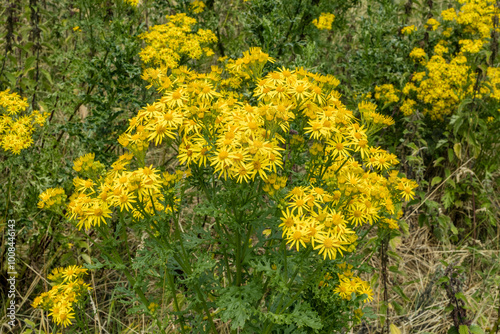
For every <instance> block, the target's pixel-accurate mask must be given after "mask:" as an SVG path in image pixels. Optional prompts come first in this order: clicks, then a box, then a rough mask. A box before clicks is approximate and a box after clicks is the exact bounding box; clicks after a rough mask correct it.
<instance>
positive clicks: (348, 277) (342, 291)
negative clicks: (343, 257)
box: [319, 262, 373, 311]
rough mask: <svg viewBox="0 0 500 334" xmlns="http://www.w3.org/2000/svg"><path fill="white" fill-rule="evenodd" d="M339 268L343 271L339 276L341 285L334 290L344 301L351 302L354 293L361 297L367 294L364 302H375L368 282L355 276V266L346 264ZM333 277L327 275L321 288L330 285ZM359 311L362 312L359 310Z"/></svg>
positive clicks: (338, 265) (320, 283) (340, 265)
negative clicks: (353, 270)
mask: <svg viewBox="0 0 500 334" xmlns="http://www.w3.org/2000/svg"><path fill="white" fill-rule="evenodd" d="M337 267H338V268H339V269H340V270H342V271H343V273H342V274H337V275H338V278H339V283H338V284H337V286H336V287H335V288H334V289H333V292H335V293H336V294H338V295H339V296H340V297H341V298H342V299H345V300H351V299H352V298H351V297H352V293H354V294H356V296H361V295H363V294H366V298H365V299H364V302H365V303H367V302H370V301H372V300H373V291H372V289H371V287H370V285H369V284H368V282H366V281H363V280H362V279H361V278H359V277H357V276H354V274H353V272H352V269H353V266H352V265H351V264H347V263H345V262H343V263H339V264H337ZM332 279H333V277H332V275H330V273H327V274H326V275H325V277H324V280H322V281H321V282H319V286H320V287H327V286H329V285H330V284H329V283H328V282H329V281H330V280H332ZM359 311H361V310H360V309H359Z"/></svg>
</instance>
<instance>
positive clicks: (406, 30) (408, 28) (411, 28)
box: [401, 25, 417, 35]
mask: <svg viewBox="0 0 500 334" xmlns="http://www.w3.org/2000/svg"><path fill="white" fill-rule="evenodd" d="M414 31H417V27H415V26H414V25H411V26H406V27H404V28H402V29H401V33H402V34H403V35H411V33H412V32H414Z"/></svg>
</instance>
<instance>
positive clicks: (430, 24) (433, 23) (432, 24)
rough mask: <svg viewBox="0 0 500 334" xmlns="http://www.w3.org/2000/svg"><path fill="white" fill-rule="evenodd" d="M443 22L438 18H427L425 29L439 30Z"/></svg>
mask: <svg viewBox="0 0 500 334" xmlns="http://www.w3.org/2000/svg"><path fill="white" fill-rule="evenodd" d="M440 25H441V23H439V21H438V20H436V19H435V18H433V17H431V18H430V19H428V20H427V23H426V24H425V25H424V28H425V29H432V30H437V28H439V26H440Z"/></svg>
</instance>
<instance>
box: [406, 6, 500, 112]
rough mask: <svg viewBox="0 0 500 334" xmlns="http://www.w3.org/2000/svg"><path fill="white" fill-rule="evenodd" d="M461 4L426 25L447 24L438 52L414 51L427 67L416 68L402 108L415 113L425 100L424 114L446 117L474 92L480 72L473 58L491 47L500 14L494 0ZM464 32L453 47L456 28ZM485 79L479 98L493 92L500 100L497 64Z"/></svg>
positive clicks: (418, 59)
mask: <svg viewBox="0 0 500 334" xmlns="http://www.w3.org/2000/svg"><path fill="white" fill-rule="evenodd" d="M459 3H460V8H459V9H458V10H457V9H455V8H449V9H446V10H444V11H442V12H441V16H440V19H441V20H442V22H440V21H438V20H437V19H434V18H431V19H429V20H428V21H427V24H426V28H428V29H430V30H433V31H435V30H437V29H438V27H439V26H441V25H443V27H444V28H445V29H443V31H442V32H440V33H439V32H436V33H437V34H440V36H441V37H442V39H441V40H439V42H438V43H437V44H436V46H435V47H434V50H433V51H434V54H429V55H427V54H426V53H425V51H424V50H423V49H421V48H415V49H413V50H412V52H411V53H410V57H412V58H413V59H414V60H415V61H418V62H420V64H422V65H423V66H424V67H425V70H424V71H421V72H415V73H414V74H413V76H412V80H411V82H409V83H407V84H406V86H405V88H404V89H403V93H404V94H405V95H406V98H405V99H404V101H403V103H402V105H401V111H402V112H403V114H404V115H411V114H412V113H413V112H414V111H415V109H416V108H417V107H418V102H420V103H421V104H423V106H422V110H423V112H424V114H427V115H429V116H430V117H431V118H432V119H435V120H443V119H444V117H445V116H448V115H451V114H452V113H453V112H455V111H456V110H457V109H458V106H459V105H460V103H461V102H462V101H464V100H465V99H466V98H467V97H472V96H473V95H474V84H475V82H476V81H477V74H476V73H474V71H473V70H472V68H471V62H473V61H474V58H473V57H475V56H476V54H477V53H479V52H480V51H481V50H485V49H486V48H488V46H489V43H490V39H491V33H492V31H493V29H495V27H494V25H493V24H494V22H495V20H494V18H495V16H497V15H499V14H500V10H499V9H498V8H497V7H496V5H495V1H493V0H460V1H459ZM454 29H455V30H457V31H459V32H460V36H461V37H462V36H463V37H462V38H463V39H461V40H459V41H458V48H457V49H456V50H455V51H454V52H452V51H451V50H450V49H451V47H452V46H453V45H455V43H456V42H454V41H450V40H449V39H450V38H451V32H452V31H453V30H454ZM486 72H487V76H486V78H485V80H482V81H481V84H480V86H479V94H476V97H477V98H481V97H482V96H485V95H487V96H489V97H490V98H493V99H495V100H497V101H500V93H499V92H500V90H499V89H498V88H497V87H498V86H497V85H496V81H495V80H496V78H495V72H496V68H492V67H489V68H488V69H487V71H486Z"/></svg>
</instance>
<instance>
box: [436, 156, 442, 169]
mask: <svg viewBox="0 0 500 334" xmlns="http://www.w3.org/2000/svg"><path fill="white" fill-rule="evenodd" d="M443 160H444V158H443V157H439V158H437V159H436V160H434V167H436V166H441V161H443Z"/></svg>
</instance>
